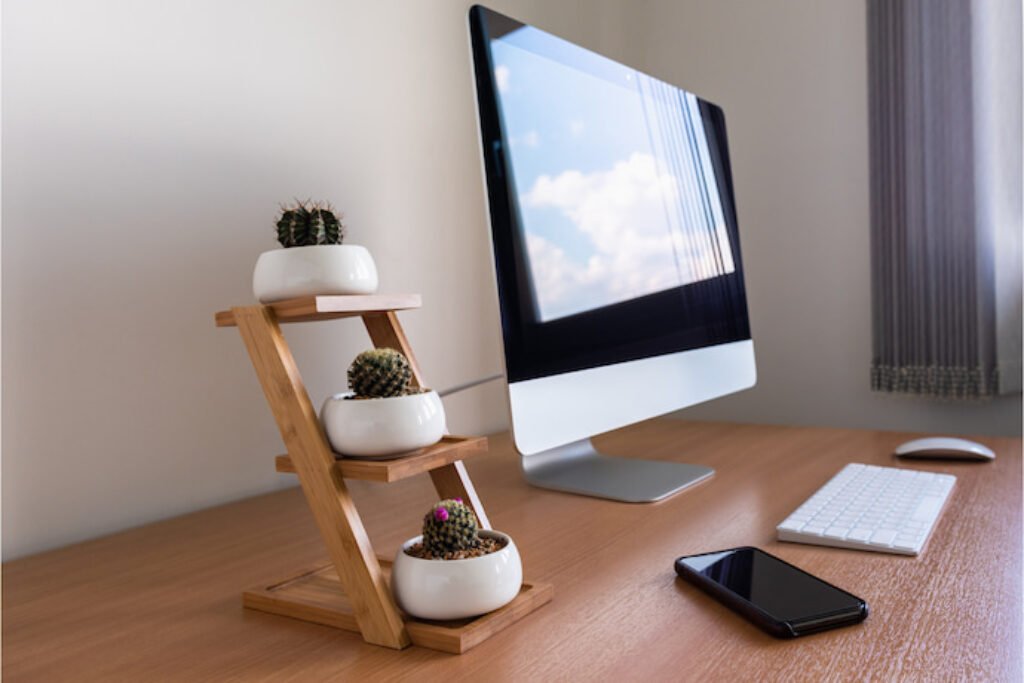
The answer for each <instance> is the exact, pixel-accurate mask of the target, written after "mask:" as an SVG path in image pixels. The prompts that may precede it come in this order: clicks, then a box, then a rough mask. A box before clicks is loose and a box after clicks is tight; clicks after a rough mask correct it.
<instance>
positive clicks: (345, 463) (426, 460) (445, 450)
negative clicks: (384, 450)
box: [275, 434, 487, 483]
mask: <svg viewBox="0 0 1024 683" xmlns="http://www.w3.org/2000/svg"><path fill="white" fill-rule="evenodd" d="M486 452H487V437H486V436H453V435H451V434H448V435H446V436H444V437H442V439H441V440H440V441H438V442H437V443H436V444H434V445H433V446H427V447H426V448H421V449H419V450H418V451H413V452H412V453H410V454H408V455H403V456H399V457H395V458H392V459H390V460H357V459H355V458H345V457H342V456H340V455H339V456H338V459H337V461H336V462H337V465H336V467H337V468H338V471H340V472H341V476H343V477H345V478H346V479H364V480H366V481H377V482H382V483H388V482H392V481H398V480H399V479H405V478H406V477H411V476H413V475H416V474H421V473H423V472H429V471H430V470H434V469H437V468H438V467H444V466H445V465H450V464H452V463H453V462H456V461H457V460H465V459H466V458H468V457H471V456H474V455H479V454H480V453H486ZM275 465H276V467H277V471H278V472H291V473H294V472H295V465H293V464H292V460H291V458H289V457H288V456H287V455H279V456H277V459H276V462H275Z"/></svg>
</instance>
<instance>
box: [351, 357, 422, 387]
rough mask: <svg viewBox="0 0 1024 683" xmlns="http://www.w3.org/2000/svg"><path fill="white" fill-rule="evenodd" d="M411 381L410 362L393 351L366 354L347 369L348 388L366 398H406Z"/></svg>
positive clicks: (357, 358)
mask: <svg viewBox="0 0 1024 683" xmlns="http://www.w3.org/2000/svg"><path fill="white" fill-rule="evenodd" d="M411 381H412V368H411V367H410V366H409V361H408V360H406V358H405V356H403V355H402V354H401V353H399V352H398V351H395V350H394V349H371V350H369V351H363V352H362V353H361V354H359V355H358V356H356V359H355V360H354V361H352V365H350V366H349V368H348V386H349V388H350V389H351V390H352V391H354V392H355V393H356V396H361V397H364V398H388V397H391V396H405V395H406V394H408V393H410V392H409V382H411Z"/></svg>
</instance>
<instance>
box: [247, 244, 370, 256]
mask: <svg viewBox="0 0 1024 683" xmlns="http://www.w3.org/2000/svg"><path fill="white" fill-rule="evenodd" d="M339 247H340V248H342V249H364V250H365V249H366V247H364V246H363V245H361V244H303V245H301V246H298V247H282V246H281V245H280V244H279V245H277V247H275V248H274V249H267V250H266V251H265V252H263V253H264V254H273V253H276V252H279V251H285V252H289V251H291V252H294V251H301V250H303V249H324V248H327V249H337V248H339Z"/></svg>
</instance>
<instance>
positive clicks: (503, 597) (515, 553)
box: [391, 529, 523, 619]
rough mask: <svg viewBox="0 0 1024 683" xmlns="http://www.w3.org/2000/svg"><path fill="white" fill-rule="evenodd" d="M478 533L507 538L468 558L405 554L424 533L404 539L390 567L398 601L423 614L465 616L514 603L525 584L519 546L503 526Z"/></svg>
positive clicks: (430, 616) (429, 616) (416, 614)
mask: <svg viewBox="0 0 1024 683" xmlns="http://www.w3.org/2000/svg"><path fill="white" fill-rule="evenodd" d="M478 533H479V535H480V536H483V537H488V538H501V539H504V540H505V541H506V544H505V547H504V548H502V549H501V550H499V551H498V552H495V553H491V554H490V555H483V556H481V557H471V558H469V559H466V560H424V559H420V558H418V557H412V556H411V555H407V554H406V553H405V549H406V548H409V547H412V546H413V545H414V544H416V543H419V542H420V540H421V539H422V538H423V537H422V536H417V537H416V538H412V539H409V540H408V541H406V542H405V543H403V544H402V548H401V549H400V550H399V551H398V555H396V556H395V564H394V566H392V568H391V589H392V592H393V593H394V595H395V600H396V601H397V602H398V606H399V607H401V608H402V609H403V610H405V612H406V613H408V614H410V615H412V616H414V617H418V618H420V619H463V618H465V617H475V616H477V615H479V614H486V613H487V612H492V611H494V610H496V609H498V608H499V607H502V606H504V605H507V604H508V603H510V602H512V600H513V599H514V598H515V597H516V595H518V594H519V589H520V587H521V586H522V583H523V563H522V560H521V559H520V558H519V550H518V549H517V548H516V544H515V543H513V542H512V539H511V538H509V536H508V535H506V534H503V533H501V532H500V531H491V530H488V529H481V530H480V531H479V532H478Z"/></svg>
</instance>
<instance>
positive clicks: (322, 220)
mask: <svg viewBox="0 0 1024 683" xmlns="http://www.w3.org/2000/svg"><path fill="white" fill-rule="evenodd" d="M344 238H345V226H344V225H342V223H341V219H340V218H339V217H338V216H337V215H335V213H334V207H332V206H331V205H330V204H324V203H321V202H309V201H304V202H301V201H296V202H295V204H294V205H292V206H282V207H281V217H280V218H278V219H277V241H278V242H280V243H281V246H282V247H286V248H287V247H307V246H314V245H318V244H341V242H342V240H343V239H344Z"/></svg>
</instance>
